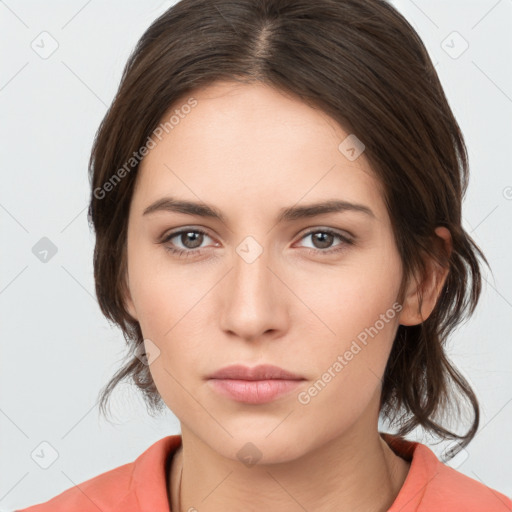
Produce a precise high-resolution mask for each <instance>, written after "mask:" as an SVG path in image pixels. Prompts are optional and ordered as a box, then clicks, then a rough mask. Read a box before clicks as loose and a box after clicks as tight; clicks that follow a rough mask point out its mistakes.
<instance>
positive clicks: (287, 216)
mask: <svg viewBox="0 0 512 512" xmlns="http://www.w3.org/2000/svg"><path fill="white" fill-rule="evenodd" d="M158 211H167V212H177V213H185V214H187V215H197V216H199V217H210V218H212V219H217V220H220V221H221V222H223V223H225V222H226V218H225V216H224V215H223V214H222V213H221V212H220V211H219V210H218V209H216V208H214V207H213V206H209V205H207V204H205V203H196V202H193V201H186V200H183V199H176V198H173V197H163V198H161V199H158V200H157V201H155V202H154V203H153V204H151V205H150V206H148V207H147V208H146V209H145V210H144V212H143V215H149V214H151V213H154V212H158ZM344 211H354V212H359V213H364V214H366V215H369V216H370V217H373V218H375V214H374V213H373V211H372V210H371V209H370V208H369V207H368V206H365V205H362V204H357V203H350V202H348V201H340V200H338V199H331V200H327V201H322V202H319V203H312V204H307V205H304V206H290V207H287V208H282V209H281V210H280V211H279V215H278V217H277V222H278V223H279V222H290V221H294V220H298V219H307V218H311V217H316V216H317V215H322V214H326V213H336V212H344Z"/></svg>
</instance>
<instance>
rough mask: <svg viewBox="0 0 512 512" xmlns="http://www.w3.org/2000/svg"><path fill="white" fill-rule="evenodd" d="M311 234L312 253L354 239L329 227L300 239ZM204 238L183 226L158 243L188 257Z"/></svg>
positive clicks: (329, 250) (328, 251) (337, 248)
mask: <svg viewBox="0 0 512 512" xmlns="http://www.w3.org/2000/svg"><path fill="white" fill-rule="evenodd" d="M313 235H314V236H313ZM318 235H320V236H318ZM310 236H312V241H313V244H314V246H313V248H310V247H305V249H307V251H308V252H310V253H313V254H322V255H324V254H325V255H330V254H333V253H336V252H338V251H342V250H344V249H346V248H347V245H353V244H354V239H353V238H351V237H349V236H346V235H343V234H341V233H338V232H337V231H334V230H332V229H330V228H315V229H312V230H310V231H308V232H307V233H305V234H304V235H303V236H302V237H301V240H303V239H306V238H307V237H310ZM205 237H206V238H210V239H211V237H210V236H209V235H208V233H207V232H206V231H203V230H202V229H198V228H184V229H181V230H179V231H174V232H172V233H170V234H169V235H167V236H166V237H165V238H164V239H163V240H162V241H161V242H160V243H161V244H163V245H164V249H165V250H166V251H168V252H170V253H172V254H175V255H177V256H179V257H185V258H187V257H190V256H195V255H197V254H199V253H201V252H202V250H203V249H205V248H204V247H201V245H202V244H203V243H204V241H205ZM336 238H337V239H339V240H341V243H339V244H337V245H335V246H334V248H332V243H333V241H334V240H335V239H336ZM173 239H177V240H176V242H172V243H171V244H169V242H171V241H172V240H173ZM176 243H178V244H182V247H179V246H178V247H176ZM217 245H218V244H217Z"/></svg>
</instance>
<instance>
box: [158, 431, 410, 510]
mask: <svg viewBox="0 0 512 512" xmlns="http://www.w3.org/2000/svg"><path fill="white" fill-rule="evenodd" d="M409 466H410V464H409V463H408V462H406V461H405V460H404V459H402V458H400V457H399V456H397V455H396V454H395V453H394V452H393V451H392V450H391V448H390V447H389V446H388V445H387V443H386V442H385V441H384V440H383V439H382V438H381V437H380V435H379V433H378V431H377V430H375V432H374V433H373V435H370V436H369V435H368V433H367V432H359V433H358V435H355V437H354V435H353V434H352V435H345V436H343V437H340V438H336V439H334V440H332V441H330V442H328V443H325V444H324V445H323V446H320V447H318V448H317V449H315V450H312V451H310V452H308V453H306V454H305V455H303V456H302V457H300V458H299V459H295V460H293V461H289V462H283V463H279V464H265V465H260V464H256V465H254V466H250V467H246V466H244V465H243V464H241V463H240V461H237V460H236V461H235V460H231V459H227V458H225V457H222V456H220V455H219V454H218V453H217V452H215V451H213V450H212V449H211V448H210V447H209V446H208V445H205V444H204V443H203V442H202V441H201V440H200V439H198V438H197V437H196V436H195V435H194V434H193V433H192V432H190V431H189V430H188V429H186V428H185V429H182V446H181V447H180V448H179V450H178V451H177V452H176V454H175V455H174V457H173V459H172V463H171V471H170V472H169V482H168V484H169V488H170V490H171V491H170V494H171V503H170V507H171V510H172V512H184V511H188V510H200V511H201V512H220V511H222V512H230V511H235V510H240V508H241V507H246V508H250V509H254V510H256V509H262V510H265V509H267V510H273V511H283V512H285V511H289V510H292V509H293V510H299V508H303V509H305V510H315V512H332V511H333V510H336V512H349V511H350V512H358V511H361V512H362V511H364V512H385V511H387V510H388V509H389V507H390V506H391V505H392V503H393V501H394V500H395V498H396V496H397V495H398V493H399V491H400V489H401V487H402V485H403V483H404V481H405V478H406V476H407V472H408V470H409ZM180 484H181V485H180ZM180 487H181V489H180ZM179 502H180V503H179Z"/></svg>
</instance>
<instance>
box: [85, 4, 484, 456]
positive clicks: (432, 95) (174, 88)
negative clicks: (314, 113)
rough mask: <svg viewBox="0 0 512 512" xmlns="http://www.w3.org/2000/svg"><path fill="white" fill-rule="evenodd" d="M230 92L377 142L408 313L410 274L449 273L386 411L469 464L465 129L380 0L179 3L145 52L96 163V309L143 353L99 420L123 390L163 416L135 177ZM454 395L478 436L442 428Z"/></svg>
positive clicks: (390, 391)
mask: <svg viewBox="0 0 512 512" xmlns="http://www.w3.org/2000/svg"><path fill="white" fill-rule="evenodd" d="M218 80H229V81H233V82H240V83H254V82H262V83H265V84H267V85H270V86H272V87H275V88H277V89H278V90H280V91H283V92H286V93H288V94H291V95H294V96H295V97H297V98H300V99H301V101H304V102H306V103H307V104H309V105H310V106H312V107H315V108H319V109H321V110H322V111H324V112H325V113H327V114H328V115H329V116H331V117H332V118H333V119H334V120H336V121H337V122H338V123H339V124H340V125H341V126H342V127H343V128H344V129H345V130H346V131H348V132H349V133H352V134H355V135H356V136H357V137H358V138H359V139H360V140H361V141H362V142H363V143H364V145H365V156H366V158H367V159H368V160H369V162H370V164H371V166H372V168H373V170H374V172H375V174H376V176H378V178H379V180H380V181H381V183H382V184H383V187H384V190H385V201H386V206H387V209H388V213H389V215H390V218H391V222H392V225H393V231H394V236H395V240H396V244H397V248H398V250H399V253H400V257H401V260H402V264H403V268H404V276H403V282H402V286H401V289H400V297H399V298H398V300H399V302H400V303H401V302H402V300H403V293H404V291H405V289H406V286H407V283H408V282H409V279H410V278H411V276H413V272H416V271H419V275H420V276H424V275H425V271H426V269H427V261H428V258H429V257H432V258H434V259H435V260H436V261H438V262H439V263H440V264H441V265H443V266H445V267H448V268H449V273H448V276H447V279H446V282H445V284H444V287H443V289H442V292H441V294H440V296H439V298H438V301H437V303H436V306H435V308H434V310H433V311H432V313H431V315H430V316H429V318H428V319H427V320H425V321H424V322H422V323H421V324H419V325H415V326H403V325H400V326H399V328H398V331H397V335H396V338H395V340H394V344H393V347H392V351H391V354H390V357H389V360H388V363H387V366H386V369H385V373H384V376H383V382H382V395H381V411H380V412H381V417H382V418H385V419H387V420H389V421H390V422H391V424H395V425H397V426H398V427H399V430H398V434H399V435H405V434H406V433H408V432H410V431H412V430H413V429H414V428H415V427H416V426H421V427H423V428H424V429H426V430H427V431H431V432H433V433H435V434H436V435H438V436H440V437H441V438H443V439H459V440H460V442H459V443H458V444H457V446H456V448H455V449H454V450H453V451H452V452H451V454H452V455H454V454H456V453H458V451H460V449H462V448H463V447H465V446H466V445H467V444H468V443H469V442H470V441H471V440H472V438H473V437H474V436H475V434H476V431H477V429H478V424H479V405H478V401H477V398H476V396H475V394H474V392H473V390H472V389H471V386H470V385H469V383H468V382H467V380H466V379H465V378H464V377H463V376H462V375H461V374H460V373H459V372H458V371H457V369H456V368H455V367H454V366H453V365H452V364H451V363H450V361H449V359H448V358H447V356H446V354H445V348H444V345H445V342H446V340H447V337H448V335H449V334H450V332H451V331H452V330H453V329H454V328H455V327H456V326H457V325H458V324H460V323H461V322H462V320H464V318H465V317H468V316H469V315H471V314H472V313H473V311H474V309H475V307H476V305H477V302H478V299H479V296H480V292H481V274H480V268H479V262H478V259H477V256H479V257H481V258H482V259H483V260H484V261H485V263H486V264H488V262H487V260H486V259H485V256H484V255H483V254H482V252H481V251H480V249H479V248H478V246H477V245H476V244H475V242H474V241H473V240H472V239H471V238H470V236H469V235H468V234H467V233H466V232H465V231H464V229H463V227H462V223H461V208H462V199H463V196H464V194H465V191H466V188H467V180H468V157H467V150H466V146H465V142H464V139H463V136H462V133H461V130H460V128H459V126H458V124H457V121H456V119H455V118H454V116H453V113H452V111H451V109H450V107H449V104H448V101H447V99H446V97H445V94H444V92H443V89H442V86H441V84H440V81H439V78H438V76H437V74H436V71H435V69H434V67H433V65H432V62H431V60H430V58H429V55H428V53H427V51H426V49H425V47H424V45H423V43H422V41H421V39H420V38H419V36H418V35H417V34H416V32H415V31H414V29H413V28H412V27H411V25H410V24H409V23H408V22H407V20H406V19H405V18H404V17H403V16H402V15H401V14H400V13H398V12H397V11H396V10H395V9H394V8H393V7H392V6H391V5H389V4H388V3H386V2H385V1H383V0H343V1H342V0H316V1H315V2H312V1H310V0H236V1H233V0H181V1H180V2H178V3H177V4H175V5H174V6H172V7H171V8H170V9H169V10H167V11H166V12H165V13H164V14H163V15H161V16H160V17H159V18H158V19H156V20H155V21H154V22H153V24H152V25H151V26H150V27H149V28H148V29H147V31H146V32H145V33H144V34H143V36H142V37H141V39H140V40H139V41H138V43H137V46H136V48H135V49H134V51H133V52H132V54H131V56H130V57H129V60H128V62H127V64H126V67H125V69H124V71H123V75H122V78H121V83H120V86H119V90H118V92H117V94H116V96H115V98H114V101H113V103H112V105H111V106H110V108H109V110H108V112H107V113H106V115H105V117H104V119H103V121H102V123H101V125H100V127H99V129H98V132H97V134H96V138H95V141H94V145H93V148H92V153H91V158H90V162H89V171H90V181H91V187H92V188H91V199H90V205H89V222H90V223H91V224H92V226H93V227H94V230H95V232H96V245H95V250H94V277H95V282H96V294H97V296H98V300H99V305H100V308H101V311H102V312H103V313H104V315H105V316H106V317H107V318H108V319H109V320H111V321H112V322H114V324H116V325H118V326H119V327H120V328H121V329H122V331H123V335H124V338H125V340H126V343H127V344H128V346H129V348H130V349H131V352H130V354H128V356H127V361H126V363H125V364H124V366H123V367H122V368H121V369H120V370H119V371H118V372H117V373H116V374H115V375H114V377H113V378H112V379H111V380H110V381H109V382H108V384H107V385H106V386H105V388H104V389H103V390H102V392H101V400H100V410H101V411H102V412H103V413H105V405H106V404H107V402H108V398H109V396H110V394H111V392H112V391H113V389H114V387H115V386H116V385H117V384H119V383H120V382H121V381H122V380H124V379H131V380H132V381H133V382H134V383H135V384H136V386H137V387H138V388H139V389H140V390H141V391H142V393H143V396H144V398H145V401H146V405H147V407H148V412H149V413H151V412H152V411H160V410H162V409H163V408H164V407H165V405H164V403H163V401H162V399H161V397H160V395H159V393H158V391H157V389H156V387H155V385H154V382H153V380H152V377H151V374H150V372H149V368H148V366H147V364H144V362H142V361H141V359H140V358H139V357H137V356H135V355H134V351H135V350H138V349H140V347H141V344H142V340H143V335H142V332H141V329H140V326H139V323H138V322H137V321H135V319H133V318H132V317H131V316H130V315H129V314H128V312H127V311H126V309H125V305H124V302H123V297H126V294H127V288H126V281H125V278H126V268H127V267H126V235H127V223H128V212H129V207H130V201H131V198H132V195H133V190H134V183H135V179H136V174H137V173H136V170H137V162H135V163H133V162H132V163H131V165H132V167H133V169H127V168H126V162H128V161H130V159H131V157H132V155H133V154H134V152H137V151H139V150H140V148H141V146H143V145H144V144H145V142H146V141H147V140H148V137H149V136H150V135H151V134H152V133H153V131H154V130H155V128H156V127H157V126H158V125H159V123H160V122H161V120H162V116H163V115H164V114H165V113H166V112H168V111H169V109H170V108H171V106H173V105H175V104H176V102H177V101H178V100H179V99H182V98H184V97H186V95H187V94H190V92H191V91H193V90H194V89H195V88H196V87H205V86H207V85H210V84H212V83H213V82H215V81H218ZM121 168H124V170H125V172H123V173H121V172H120V169H121ZM116 173H117V174H116ZM108 184H110V186H108V187H107V185H108ZM437 226H445V227H446V228H448V229H449V231H450V233H451V236H452V242H453V251H452V252H451V254H449V255H447V254H445V253H443V252H442V251H440V250H438V248H437V247H438V246H437V245H436V244H435V243H434V241H435V238H436V237H435V234H434V229H435V228H436V227H437ZM420 300H421V294H420ZM142 347H143V344H142ZM450 380H451V381H452V382H453V383H454V384H455V387H456V388H457V390H458V392H459V395H460V396H461V397H463V398H464V397H465V398H466V399H467V400H468V401H469V403H470V404H471V406H472V409H473V412H474V418H473V422H472V424H471V427H470V429H469V430H468V432H467V433H466V434H465V435H460V434H457V433H454V432H452V431H451V430H449V429H447V428H445V427H443V426H442V424H441V421H440V418H441V415H442V414H444V413H445V412H446V410H447V408H448V406H449V405H450V403H451V404H452V405H453V404H454V403H455V405H456V406H457V416H456V419H458V418H459V414H460V409H459V404H458V397H456V396H455V389H452V388H451V386H450ZM452 393H453V394H452Z"/></svg>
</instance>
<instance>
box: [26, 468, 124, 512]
mask: <svg viewBox="0 0 512 512" xmlns="http://www.w3.org/2000/svg"><path fill="white" fill-rule="evenodd" d="M133 466H134V462H130V463H128V464H124V465H122V466H119V467H117V468H114V469H111V470H110V471H107V472H105V473H102V474H100V475H97V476H95V477H93V478H90V479H89V480H86V481H84V482H81V483H79V484H77V485H74V486H73V487H70V488H69V489H66V490H65V491H63V492H61V493H60V494H58V495H57V496H55V497H53V498H52V499H50V500H49V501H46V502H44V503H39V504H37V505H32V506H30V507H28V508H23V509H17V510H16V512H50V511H54V512H60V511H64V510H67V511H70V512H71V511H74V510H76V511H78V510H80V511H83V512H98V510H105V511H107V510H111V509H112V508H113V507H114V506H116V505H117V503H118V502H119V499H120V497H121V496H124V495H126V494H127V493H128V491H129V487H130V479H131V475H132V473H133Z"/></svg>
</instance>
